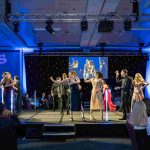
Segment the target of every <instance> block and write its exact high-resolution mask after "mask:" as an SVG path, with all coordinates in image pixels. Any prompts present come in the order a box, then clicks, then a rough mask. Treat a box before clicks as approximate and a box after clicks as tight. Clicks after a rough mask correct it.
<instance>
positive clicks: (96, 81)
mask: <svg viewBox="0 0 150 150" xmlns="http://www.w3.org/2000/svg"><path fill="white" fill-rule="evenodd" d="M94 74H95V78H91V79H88V80H87V79H84V82H85V83H90V82H91V83H92V91H91V100H90V120H94V118H93V116H92V114H93V111H94V110H100V113H101V119H103V110H104V104H103V103H104V102H103V95H102V91H103V79H102V78H103V75H102V74H101V73H100V72H95V73H94Z"/></svg>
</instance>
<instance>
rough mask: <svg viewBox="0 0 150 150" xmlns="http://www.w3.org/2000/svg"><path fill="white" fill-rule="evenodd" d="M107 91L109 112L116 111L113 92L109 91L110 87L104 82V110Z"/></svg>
mask: <svg viewBox="0 0 150 150" xmlns="http://www.w3.org/2000/svg"><path fill="white" fill-rule="evenodd" d="M106 91H107V98H108V107H109V110H110V111H115V110H116V105H114V104H113V102H112V95H111V92H110V91H109V89H108V85H107V84H106V83H105V81H104V82H103V93H104V110H106Z"/></svg>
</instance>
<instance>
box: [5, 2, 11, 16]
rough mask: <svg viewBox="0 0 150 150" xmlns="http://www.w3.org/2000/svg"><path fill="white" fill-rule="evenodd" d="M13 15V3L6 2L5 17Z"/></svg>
mask: <svg viewBox="0 0 150 150" xmlns="http://www.w3.org/2000/svg"><path fill="white" fill-rule="evenodd" d="M8 14H11V3H10V1H9V0H6V3H5V15H8Z"/></svg>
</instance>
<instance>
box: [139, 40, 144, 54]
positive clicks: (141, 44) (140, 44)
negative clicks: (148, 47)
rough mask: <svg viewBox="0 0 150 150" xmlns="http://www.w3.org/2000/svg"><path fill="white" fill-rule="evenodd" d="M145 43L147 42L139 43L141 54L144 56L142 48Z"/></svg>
mask: <svg viewBox="0 0 150 150" xmlns="http://www.w3.org/2000/svg"><path fill="white" fill-rule="evenodd" d="M144 45H145V43H139V55H140V56H142V55H143V53H142V48H143V46H144Z"/></svg>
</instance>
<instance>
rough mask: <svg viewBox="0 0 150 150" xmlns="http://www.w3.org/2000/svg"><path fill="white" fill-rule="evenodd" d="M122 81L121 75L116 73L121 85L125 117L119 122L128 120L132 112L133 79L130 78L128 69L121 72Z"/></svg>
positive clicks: (117, 80)
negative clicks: (128, 115)
mask: <svg viewBox="0 0 150 150" xmlns="http://www.w3.org/2000/svg"><path fill="white" fill-rule="evenodd" d="M121 77H122V79H121V80H119V73H116V82H117V83H119V82H120V83H121V87H120V89H121V103H122V110H123V117H122V118H121V119H119V120H126V118H127V114H128V113H129V112H130V106H131V105H130V103H131V100H130V95H131V87H132V79H131V78H130V77H129V76H128V71H127V70H126V69H122V70H121Z"/></svg>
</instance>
